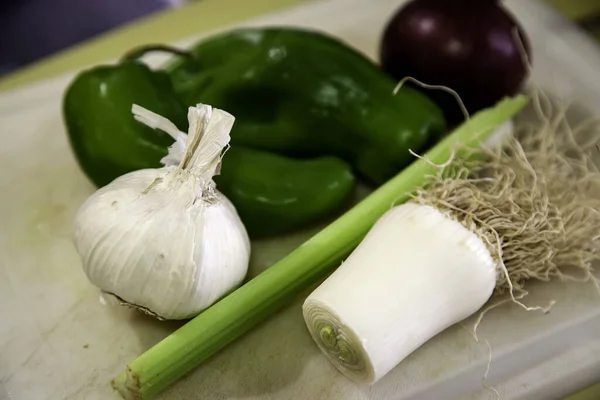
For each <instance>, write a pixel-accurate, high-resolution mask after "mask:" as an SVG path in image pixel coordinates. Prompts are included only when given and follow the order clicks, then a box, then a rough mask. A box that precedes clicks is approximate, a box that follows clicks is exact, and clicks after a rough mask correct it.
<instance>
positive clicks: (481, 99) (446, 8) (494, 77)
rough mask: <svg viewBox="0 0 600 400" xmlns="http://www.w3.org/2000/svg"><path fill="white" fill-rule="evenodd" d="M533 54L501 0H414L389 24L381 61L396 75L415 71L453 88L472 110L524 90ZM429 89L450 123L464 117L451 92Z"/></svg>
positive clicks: (422, 77)
mask: <svg viewBox="0 0 600 400" xmlns="http://www.w3.org/2000/svg"><path fill="white" fill-rule="evenodd" d="M515 29H517V31H518V35H519V39H517V38H516V37H515ZM519 41H520V43H519ZM523 49H525V52H526V54H527V55H528V57H527V58H525V57H524V55H523ZM530 54H531V50H530V45H529V40H528V39H527V37H526V35H525V34H524V32H523V29H522V28H521V27H520V26H519V25H518V23H517V22H516V21H515V19H514V18H513V17H512V16H511V15H510V14H509V13H508V12H507V11H506V10H505V9H504V8H503V7H502V6H501V5H500V4H498V0H413V1H411V2H410V3H408V4H406V5H405V6H404V7H402V8H400V9H399V10H398V11H397V12H396V14H395V15H394V16H393V17H392V18H391V20H390V21H389V22H388V24H387V26H386V27H385V31H384V33H383V37H382V40H381V48H380V61H381V66H382V69H383V70H384V71H385V72H387V73H388V74H390V75H391V76H392V77H394V78H395V79H397V80H400V79H402V78H404V77H406V76H411V77H413V78H416V79H418V80H419V81H421V82H423V83H427V84H431V85H444V86H447V87H449V88H451V89H454V90H455V91H456V92H457V93H458V94H459V96H460V98H461V100H462V101H463V103H464V104H465V106H466V108H467V110H468V111H469V113H471V114H472V113H474V112H476V111H478V110H481V109H483V108H486V107H490V106H492V105H494V104H495V103H496V102H497V101H499V100H500V99H501V98H503V97H504V96H511V95H514V94H516V93H517V92H519V91H520V90H521V88H522V85H523V84H524V81H525V80H526V78H527V73H528V67H527V63H529V64H531V57H530ZM425 93H426V95H427V96H429V97H430V98H431V99H432V100H434V101H435V102H436V103H438V105H439V106H440V107H442V109H443V110H444V112H445V114H446V118H447V119H448V122H449V123H451V124H456V123H459V122H460V121H462V120H463V119H464V117H463V114H462V112H461V111H460V108H459V107H458V105H457V101H456V99H454V97H452V96H451V95H450V94H447V93H444V92H440V91H438V90H426V91H425Z"/></svg>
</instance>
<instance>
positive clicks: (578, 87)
mask: <svg viewBox="0 0 600 400" xmlns="http://www.w3.org/2000/svg"><path fill="white" fill-rule="evenodd" d="M399 3H400V1H398V0H377V1H372V0H328V1H319V2H316V3H312V4H309V5H305V6H300V7H297V8H294V9H291V10H288V11H285V12H282V13H279V14H273V15H270V16H267V17H264V18H261V19H257V20H253V21H249V22H248V23H247V24H251V25H261V24H271V23H276V24H295V25H302V26H308V27H314V28H318V29H323V30H326V31H329V32H331V33H333V34H336V35H338V36H341V37H343V38H344V39H346V40H347V41H349V42H350V43H351V44H352V45H354V46H355V47H357V48H358V49H360V50H362V51H364V52H365V53H366V54H368V55H369V56H371V57H375V55H376V49H377V43H378V39H379V33H380V30H381V28H382V27H383V25H384V23H385V21H386V20H387V18H388V17H389V16H390V15H391V14H392V12H393V10H394V9H395V8H396V7H397V6H398V4H399ZM506 3H507V5H508V6H509V7H510V9H512V10H513V11H514V12H515V14H516V15H517V16H518V18H519V19H520V21H521V22H522V24H523V25H524V26H525V28H526V30H527V32H528V34H529V36H530V38H531V40H532V43H533V50H534V56H533V60H534V66H535V74H534V80H535V81H536V83H537V84H539V85H542V86H545V87H549V88H551V89H553V90H554V91H556V92H557V93H560V94H562V95H565V96H568V95H573V97H575V98H577V99H578V100H580V101H583V102H585V103H587V104H589V105H590V106H591V107H592V108H593V107H596V108H598V106H599V105H600V50H599V49H598V48H597V47H595V44H593V42H592V41H591V40H589V39H587V38H585V37H584V36H582V34H581V33H580V32H578V31H576V30H575V29H574V28H573V27H572V26H571V25H570V24H568V23H567V22H565V21H563V20H562V19H561V18H559V17H558V16H557V15H556V14H555V13H554V12H553V11H551V10H549V9H548V8H547V7H546V6H545V5H542V4H541V3H537V2H534V1H527V0H525V1H524V0H513V1H506ZM191 41H192V40H191V39H190V40H187V41H185V42H183V44H187V43H190V42H191ZM154 61H159V60H158V59H154ZM70 78H71V75H69V76H66V77H61V78H57V79H55V80H53V81H48V82H45V83H43V84H38V85H35V86H32V87H28V88H24V89H22V90H20V91H18V92H13V93H7V94H2V95H0V134H1V136H0V143H1V144H0V160H1V162H2V168H0V196H1V197H0V261H1V267H0V304H1V306H0V399H2V398H3V396H4V397H5V398H7V399H13V400H17V399H18V400H44V399H48V400H63V399H85V400H96V399H102V400H106V399H109V400H110V399H117V398H118V397H117V395H116V394H115V393H113V392H112V390H111V389H110V386H109V381H110V379H112V378H113V377H114V376H115V375H116V374H117V373H119V372H120V371H121V370H122V369H123V368H124V366H125V365H126V364H127V363H128V362H129V361H131V360H133V359H134V358H135V357H136V356H138V355H139V354H141V353H142V352H143V351H144V350H146V349H148V348H149V347H151V346H152V345H153V344H155V343H156V342H158V341H159V340H160V339H162V338H163V337H165V336H166V335H168V334H169V333H171V332H172V331H173V330H174V329H175V328H176V327H178V326H179V323H171V322H166V323H165V322H158V321H155V320H152V319H150V318H148V317H146V316H143V315H140V314H139V313H137V312H134V311H131V310H129V309H126V308H122V307H118V306H114V305H110V304H109V305H103V304H101V302H100V300H99V293H98V290H97V289H96V288H94V287H92V286H91V285H90V284H88V282H87V280H86V278H85V276H84V274H83V273H82V271H81V268H80V263H79V259H78V257H77V254H76V252H75V249H74V247H73V245H72V243H71V233H72V228H71V224H72V220H73V215H74V213H75V211H76V209H77V208H78V206H79V205H80V204H81V203H82V202H83V200H84V199H85V198H86V197H87V196H88V195H89V194H91V193H92V191H93V190H94V188H93V187H92V185H91V184H90V183H89V182H88V181H87V179H86V178H85V177H84V176H83V174H82V173H81V172H80V171H79V169H78V167H77V165H76V163H75V161H74V158H73V156H72V154H71V152H70V149H69V147H68V145H67V142H66V136H65V132H64V129H63V126H62V122H61V116H60V98H61V94H62V91H63V89H64V86H65V84H66V83H67V82H68V80H69V79H70ZM313 231H314V230H312V231H305V232H302V233H298V234H296V235H293V236H289V237H285V238H281V239H279V240H277V241H262V242H256V243H254V244H253V252H254V255H253V264H252V267H251V270H252V271H251V275H256V274H257V273H259V272H260V271H262V270H264V269H265V268H267V267H268V266H269V265H271V264H272V263H273V262H274V261H276V260H277V259H279V258H281V257H282V256H283V255H285V254H286V253H288V252H289V251H290V250H292V249H293V248H294V247H296V246H297V245H298V244H299V243H301V242H302V241H303V240H304V239H305V238H307V237H309V236H310V234H311V233H312V232H313ZM530 290H531V292H532V295H531V296H529V297H528V298H527V300H526V302H527V303H528V304H542V305H545V304H547V303H548V301H550V300H556V301H557V303H556V305H555V306H554V308H553V309H552V311H551V313H550V314H547V315H543V314H541V313H535V312H529V313H528V312H525V311H523V310H522V309H520V308H518V307H516V306H512V305H507V306H505V307H502V308H499V309H496V310H494V311H492V312H490V313H489V314H488V315H487V317H486V319H485V320H484V323H483V324H482V326H481V327H480V329H479V335H480V338H481V339H486V340H488V341H489V343H490V344H491V347H492V349H493V352H494V356H493V361H492V364H491V369H490V373H489V377H488V381H487V382H488V384H490V385H493V386H494V387H495V388H496V389H497V390H498V391H499V392H500V394H501V396H502V398H504V399H528V400H535V399H544V400H548V399H555V398H556V399H558V398H560V397H562V396H563V395H566V394H569V393H571V392H574V391H576V390H578V389H581V388H582V387H584V386H586V385H589V384H591V383H593V382H597V381H600V307H599V306H600V296H599V295H598V294H597V293H596V292H595V291H594V289H593V288H592V287H591V286H581V285H566V284H560V283H551V284H539V285H532V286H531V287H530ZM302 300H303V298H302V297H301V298H299V299H298V300H297V301H296V302H295V303H293V304H291V305H290V306H289V307H287V308H286V309H285V310H283V311H282V312H280V313H278V314H277V315H275V316H274V317H273V318H271V319H269V320H268V321H267V322H265V323H263V324H262V325H260V326H259V327H258V328H256V329H254V330H253V331H251V332H250V333H249V334H247V335H245V336H244V337H242V338H241V339H240V340H238V341H237V342H235V343H234V344H233V345H231V346H229V347H228V348H226V349H225V350H223V351H222V352H220V353H219V354H217V355H216V356H215V357H213V358H212V359H210V360H209V361H207V362H206V363H204V364H203V365H202V366H200V367H199V368H197V369H196V370H195V371H194V372H193V373H191V374H190V375H189V376H188V377H186V378H185V379H183V380H181V381H180V382H178V383H177V384H176V385H174V386H173V387H172V388H171V389H170V390H168V391H167V392H165V393H164V394H163V395H162V396H161V399H175V400H180V399H186V400H187V399H200V398H201V399H206V400H210V399H242V398H243V399H261V400H262V399H301V400H309V399H316V400H320V399H334V400H358V399H361V400H362V399H398V400H400V399H402V400H407V399H453V398H465V399H488V398H495V397H494V395H493V394H492V393H491V392H490V391H488V390H486V389H484V388H483V386H482V377H483V375H484V372H485V368H486V364H487V360H488V348H487V346H486V345H485V344H482V343H477V342H475V341H474V340H473V338H472V336H471V335H470V333H469V332H468V331H467V329H465V328H463V327H461V326H455V327H453V328H450V329H448V330H447V331H445V332H443V333H442V334H440V335H438V336H437V337H435V338H434V339H433V340H431V341H430V342H428V343H427V344H426V345H425V346H423V347H422V348H421V349H419V350H418V351H416V352H415V353H414V354H413V355H411V356H410V357H409V358H408V359H406V360H405V361H404V362H403V363H402V364H401V365H400V366H398V367H397V368H395V369H394V370H393V371H392V372H391V373H390V374H389V375H388V376H386V377H385V378H384V379H382V380H381V381H380V382H379V383H378V384H376V385H374V386H372V387H359V386H356V385H355V384H353V383H351V382H350V381H348V380H347V379H346V378H344V377H343V376H342V375H341V374H339V373H338V372H337V370H335V369H334V368H333V367H332V366H331V365H330V364H329V363H328V362H327V361H326V360H325V358H324V357H322V356H321V354H320V353H319V351H318V350H317V348H316V346H315V345H314V344H313V342H312V340H311V338H310V337H309V335H308V333H307V331H306V329H305V327H304V324H303V320H302V316H301V310H300V305H301V301H302ZM415 306H418V305H415ZM472 323H473V321H466V322H465V326H471V325H472Z"/></svg>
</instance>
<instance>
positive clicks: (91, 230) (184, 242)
mask: <svg viewBox="0 0 600 400" xmlns="http://www.w3.org/2000/svg"><path fill="white" fill-rule="evenodd" d="M134 114H136V119H138V120H140V121H141V122H143V123H146V124H148V125H152V122H154V123H155V124H154V127H155V128H160V129H163V130H170V131H171V132H169V133H171V134H176V135H179V134H180V135H179V139H178V140H177V141H176V143H175V144H174V145H173V146H172V148H171V149H170V151H169V154H170V156H171V157H169V156H167V157H166V158H168V159H167V161H168V162H166V163H165V164H167V166H165V167H164V168H159V169H145V170H139V171H134V172H131V173H128V174H126V175H123V176H121V177H119V178H117V179H115V180H114V181H113V182H111V183H110V184H109V185H107V186H105V187H103V188H101V189H99V190H98V191H97V192H96V193H94V194H93V195H92V196H91V197H90V198H88V199H87V200H86V201H85V203H84V204H83V205H82V206H81V208H80V210H79V211H78V213H77V216H76V221H75V237H74V241H75V246H76V249H77V251H78V252H79V254H80V256H81V259H82V262H83V269H84V271H85V273H86V274H87V276H88V278H89V280H90V281H91V282H92V283H93V284H94V285H96V286H97V287H99V288H100V289H102V290H103V291H105V292H108V293H111V294H114V295H116V296H117V297H119V298H120V299H122V300H123V301H124V302H126V303H129V304H130V305H132V306H135V307H137V308H139V309H141V310H143V311H145V312H147V313H150V314H152V315H155V316H157V317H159V318H164V319H183V318H189V317H192V316H194V315H197V314H198V313H200V312H201V311H202V310H203V309H205V308H207V307H209V306H210V305H211V304H213V303H214V302H215V301H217V300H218V299H219V298H221V297H222V296H224V295H225V294H227V293H228V292H230V291H232V290H233V289H235V288H236V287H237V286H239V285H240V283H241V282H242V280H243V279H244V277H245V276H246V273H247V270H248V262H249V258H250V241H249V238H248V234H247V233H246V230H245V228H244V226H243V224H242V222H241V220H240V218H239V216H238V214H237V212H236V210H235V208H234V206H233V205H232V204H231V203H230V202H229V200H228V199H227V198H226V197H225V196H223V195H222V194H221V193H219V192H218V191H217V190H216V188H215V184H214V182H213V181H212V177H213V176H214V175H215V173H217V171H218V168H219V165H220V161H221V152H222V150H223V148H224V147H225V146H227V144H228V143H229V139H230V137H229V131H230V129H231V127H232V125H233V121H234V118H233V116H231V115H230V114H228V113H226V112H224V111H222V110H218V109H214V108H212V107H210V106H207V105H202V104H199V105H198V106H197V107H190V108H189V112H188V120H189V124H190V128H189V131H188V136H187V137H186V136H185V134H183V133H179V132H178V130H177V128H174V125H173V124H171V123H170V122H169V121H168V120H166V119H164V118H162V117H160V116H157V115H156V114H153V113H150V112H148V111H147V110H144V109H142V108H141V107H138V106H134ZM169 124H170V125H172V126H169ZM172 128H174V129H175V130H173V129H172ZM173 157H178V158H179V159H180V161H179V163H178V164H177V163H175V162H174V158H173ZM163 162H164V160H163Z"/></svg>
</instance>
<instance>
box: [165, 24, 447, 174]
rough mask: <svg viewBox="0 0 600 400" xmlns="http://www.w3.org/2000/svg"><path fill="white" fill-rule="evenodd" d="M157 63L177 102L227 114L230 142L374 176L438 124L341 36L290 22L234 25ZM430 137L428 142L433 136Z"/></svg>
mask: <svg viewBox="0 0 600 400" xmlns="http://www.w3.org/2000/svg"><path fill="white" fill-rule="evenodd" d="M191 53H192V54H193V55H194V56H195V57H194V58H193V59H186V60H183V59H181V60H178V61H176V62H174V63H172V64H171V65H167V66H166V68H165V69H166V71H168V72H169V74H170V76H171V79H172V82H173V86H174V90H175V91H176V92H177V94H178V95H179V96H180V98H181V99H182V100H183V102H184V103H186V104H193V103H197V102H202V103H207V104H211V105H213V106H215V107H218V108H222V109H225V110H227V111H229V112H231V113H232V114H233V115H235V116H236V119H237V120H236V124H235V125H234V127H233V130H232V143H233V144H242V145H245V146H248V147H252V148H257V149H263V150H270V151H274V152H277V153H280V154H285V155H290V156H300V157H307V156H308V157H313V156H320V155H336V156H339V157H341V158H343V159H345V160H347V161H348V162H350V163H351V164H352V165H353V167H354V169H355V171H357V172H358V173H359V174H360V175H362V176H363V177H365V178H366V179H367V180H369V181H371V182H372V183H375V184H382V183H383V182H385V181H387V180H388V179H389V178H390V177H392V176H394V175H395V174H396V173H397V172H398V171H400V170H401V169H402V168H404V167H405V166H406V165H407V164H408V163H409V162H410V161H412V160H413V157H412V156H411V154H410V152H409V149H411V150H413V151H421V150H423V149H424V147H425V146H426V145H428V144H430V143H431V142H432V141H433V142H435V141H436V140H435V139H437V138H439V137H440V136H441V135H442V134H443V133H444V131H445V121H444V117H443V113H442V111H441V110H440V109H439V108H438V107H437V106H436V105H435V104H434V103H433V102H432V101H430V100H429V99H428V98H427V97H426V96H424V95H423V94H421V93H419V92H418V91H416V90H414V89H412V88H410V87H408V86H405V87H402V88H401V89H400V91H399V92H398V93H397V94H396V95H394V94H393V89H394V86H395V84H396V82H394V81H393V80H392V79H391V78H389V77H388V76H387V75H385V74H384V73H383V72H381V71H380V70H379V68H378V67H377V66H376V65H375V64H374V63H373V62H371V61H370V60H368V59H367V58H365V57H364V56H362V55H361V54H360V53H358V52H357V51H355V50H353V49H352V48H351V47H349V46H347V45H345V44H344V43H342V42H340V41H338V40H336V39H334V38H332V37H329V36H327V35H324V34H322V33H317V32H312V31H308V30H303V29H298V28H285V27H284V28H282V27H269V28H262V27H260V28H242V29H236V30H232V31H228V32H226V33H223V34H219V35H217V36H213V37H210V38H208V39H206V40H203V41H200V42H199V43H198V44H196V45H195V46H193V48H192V49H191ZM432 139H433V140H432Z"/></svg>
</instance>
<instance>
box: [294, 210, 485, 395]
mask: <svg viewBox="0 0 600 400" xmlns="http://www.w3.org/2000/svg"><path fill="white" fill-rule="evenodd" d="M495 284H496V267H495V262H494V260H493V258H492V256H491V254H490V251H489V250H488V248H487V247H486V244H485V243H484V242H483V241H482V240H481V238H479V237H478V236H477V235H476V234H475V233H473V232H471V231H470V230H468V229H467V228H465V227H464V226H463V225H461V224H460V223H459V222H457V221H455V220H453V219H451V218H449V217H447V216H446V215H443V214H442V213H441V212H439V211H438V210H437V209H435V208H433V207H430V206H422V205H416V204H412V203H407V204H404V205H401V206H397V207H395V208H393V209H391V210H390V211H388V212H387V213H386V214H385V215H384V216H382V217H381V218H380V219H379V221H378V222H377V223H376V224H375V225H374V227H373V228H372V229H371V231H370V232H369V233H368V235H367V236H366V237H365V239H364V240H363V241H362V242H361V243H360V245H359V246H358V247H357V248H356V249H355V250H354V252H353V253H352V254H351V255H350V256H349V258H348V259H347V260H346V261H345V262H344V263H343V264H342V265H341V266H340V267H339V268H338V269H337V270H336V271H335V272H334V273H333V274H332V275H331V276H330V277H328V278H327V279H326V280H325V281H324V282H323V283H322V284H321V285H320V286H319V287H318V288H317V289H316V290H315V291H314V292H313V293H312V294H311V295H310V296H309V297H308V298H307V299H306V301H305V303H304V305H303V314H304V319H305V321H306V324H307V327H308V329H309V331H310V333H311V335H312V337H313V339H314V340H315V342H316V343H317V345H318V346H319V348H320V349H321V350H322V351H323V352H324V353H325V354H326V356H327V357H328V359H329V360H330V361H331V362H332V363H333V364H334V365H335V366H336V367H337V368H338V369H339V370H340V371H341V372H342V373H344V374H345V375H346V376H347V377H349V378H350V379H352V380H354V381H357V382H359V383H366V384H373V383H375V382H376V381H378V380H379V379H381V378H382V377H383V376H384V375H386V374H387V373H388V372H389V371H390V370H391V369H392V368H394V367H395V366H396V365H398V364H399V363H400V362H401V361H402V360H403V359H404V358H406V357H407V356H408V355H409V354H411V353H412V352H413V351H415V350H416V349H417V348H418V347H419V346H421V345H422V344H423V343H425V342H426V341H427V340H429V339H430V338H432V337H433V336H435V335H436V334H437V333H439V332H441V331H442V330H444V329H446V328H447V327H449V326H451V325H453V324H455V323H457V322H459V321H461V320H463V319H464V318H466V317H468V316H470V315H472V314H473V313H475V312H476V311H477V310H478V309H480V308H481V307H482V306H483V305H484V304H485V302H486V301H487V300H488V299H489V298H490V296H491V294H492V292H493V290H494V287H495Z"/></svg>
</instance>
